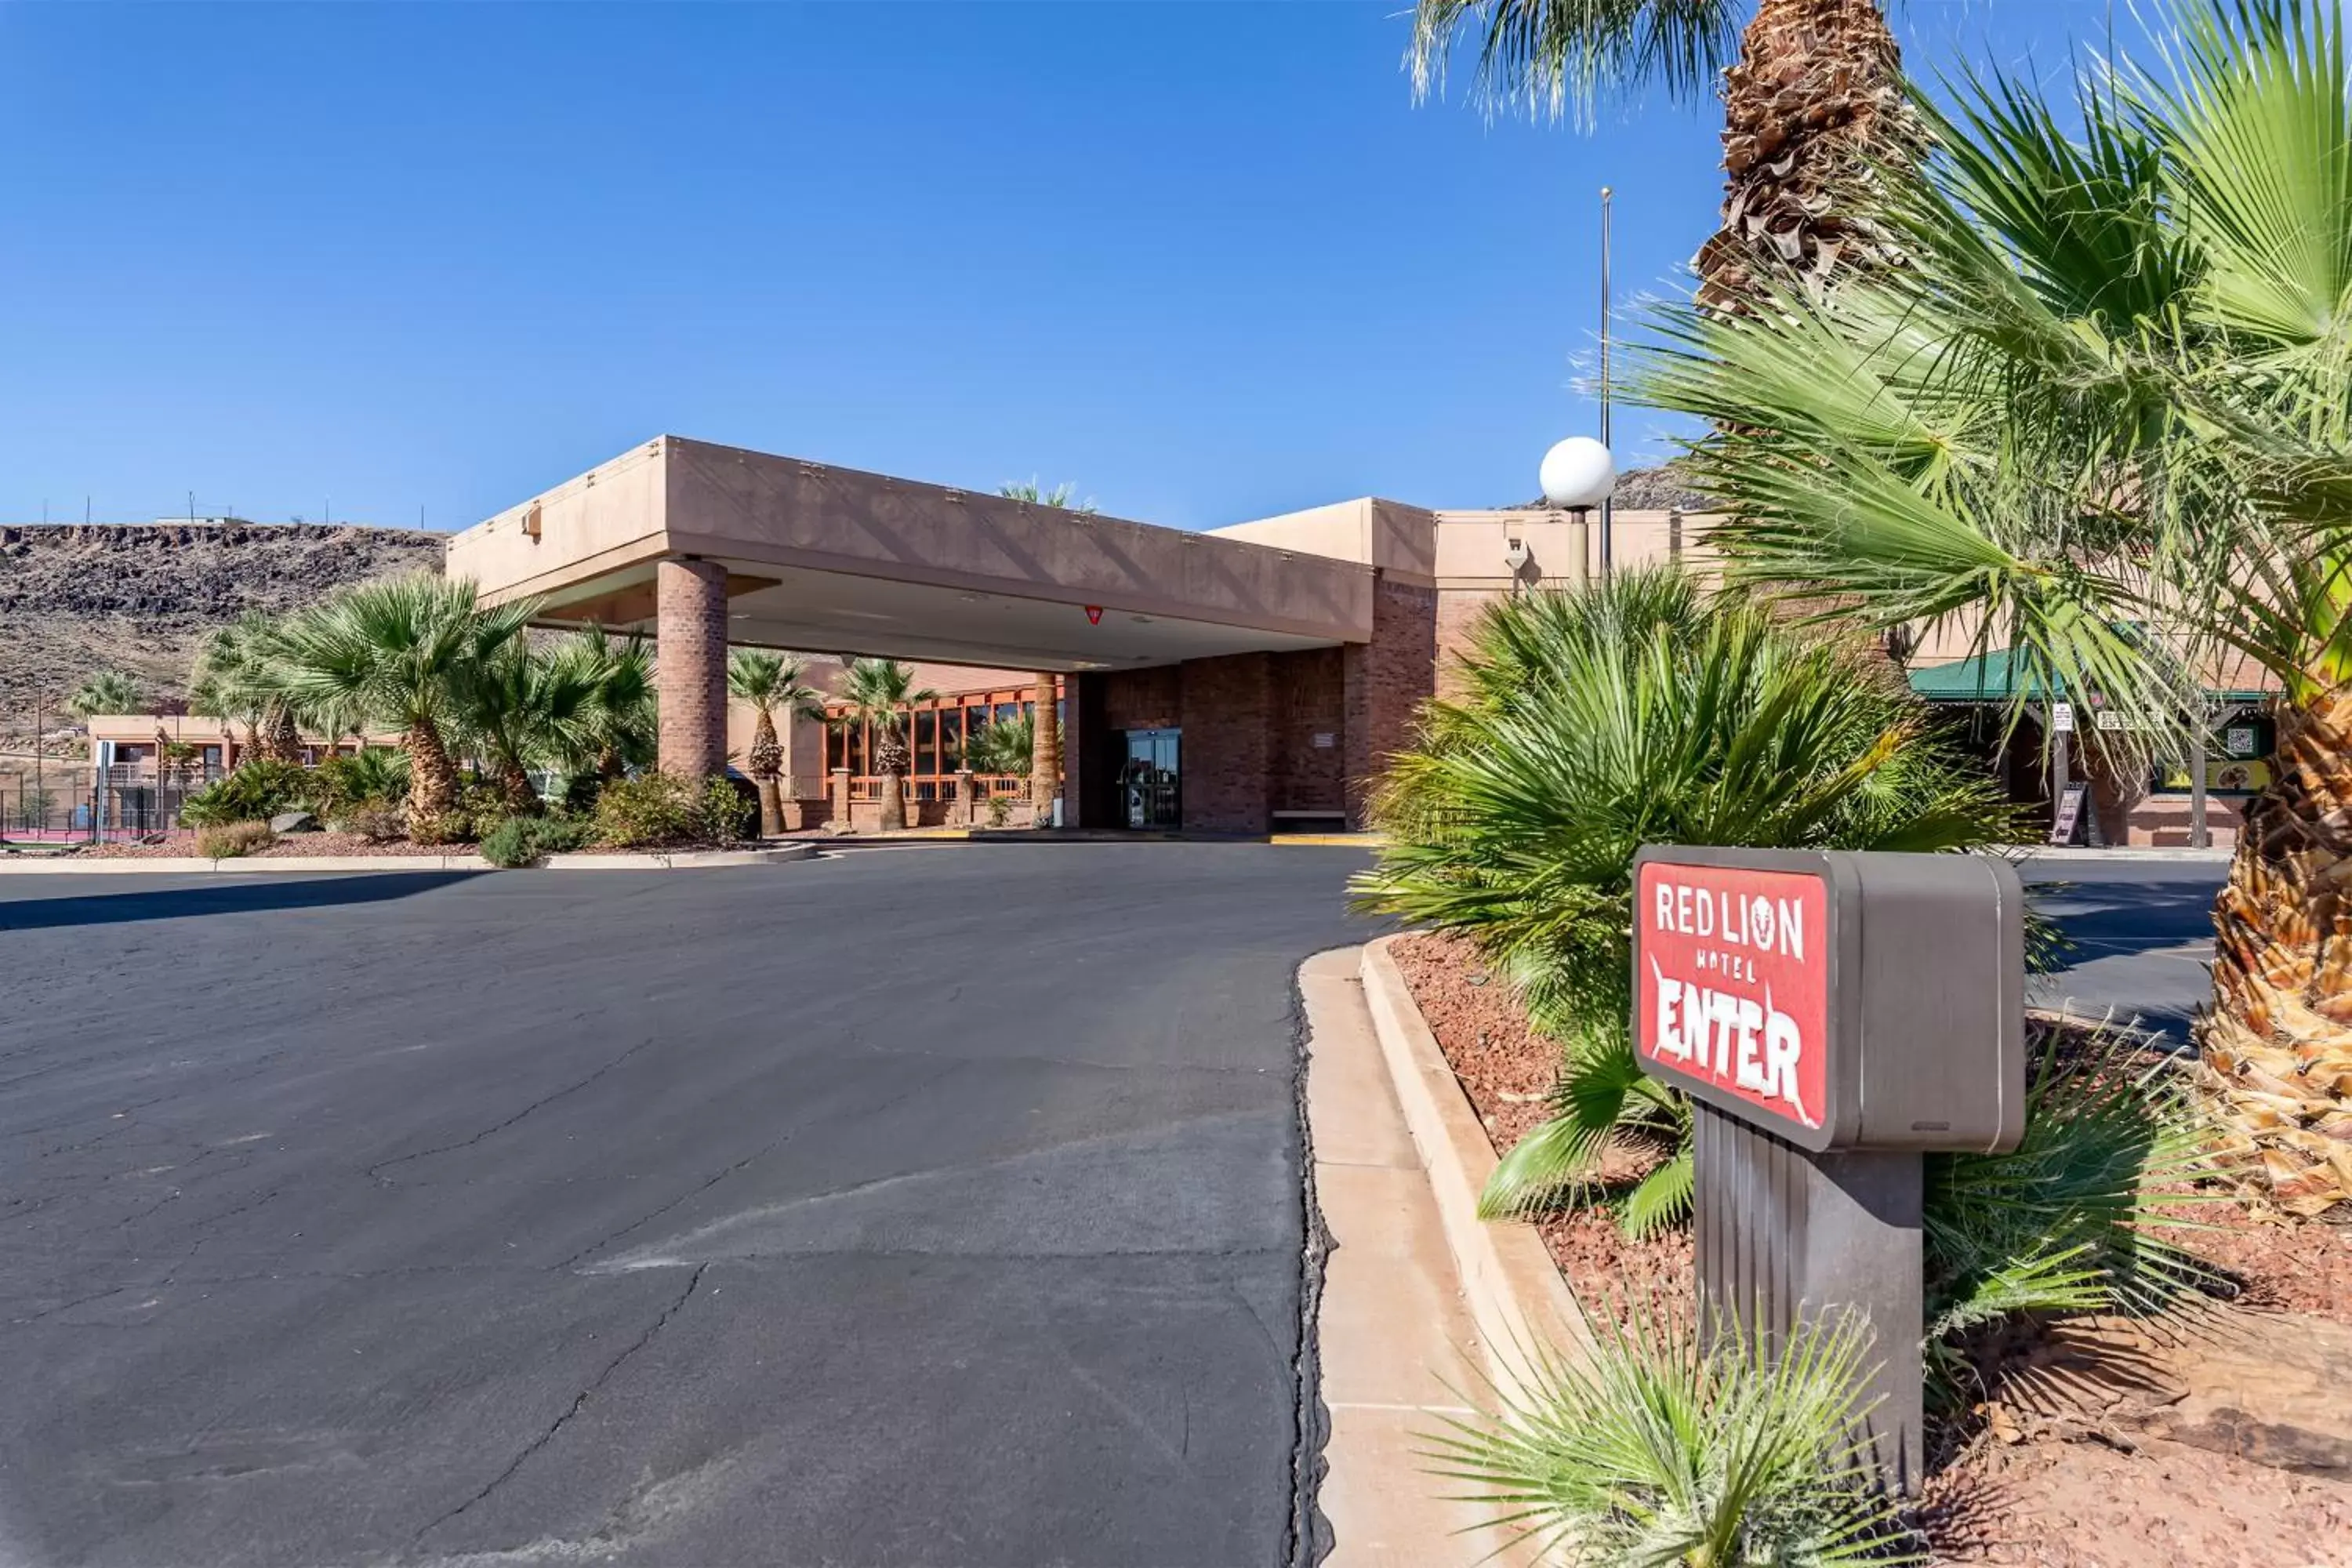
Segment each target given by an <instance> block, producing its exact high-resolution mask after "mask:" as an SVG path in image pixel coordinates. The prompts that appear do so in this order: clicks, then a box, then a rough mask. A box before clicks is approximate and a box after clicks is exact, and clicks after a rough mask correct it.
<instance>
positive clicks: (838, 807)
mask: <svg viewBox="0 0 2352 1568" xmlns="http://www.w3.org/2000/svg"><path fill="white" fill-rule="evenodd" d="M833 826H834V830H835V832H837V833H846V832H848V831H849V770H848V769H847V768H835V769H834V770H833Z"/></svg>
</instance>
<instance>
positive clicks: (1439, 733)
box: [1356, 569, 2013, 1231]
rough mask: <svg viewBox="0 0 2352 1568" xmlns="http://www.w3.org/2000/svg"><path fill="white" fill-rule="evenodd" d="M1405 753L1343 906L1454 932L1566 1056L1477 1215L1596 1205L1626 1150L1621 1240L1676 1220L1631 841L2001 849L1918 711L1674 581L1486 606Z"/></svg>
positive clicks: (1971, 784) (2007, 825)
mask: <svg viewBox="0 0 2352 1568" xmlns="http://www.w3.org/2000/svg"><path fill="white" fill-rule="evenodd" d="M1460 668H1461V673H1462V679H1463V680H1464V682H1465V691H1464V695H1463V696H1462V697H1461V698H1460V699H1459V700H1455V701H1451V702H1444V701H1441V702H1435V703H1432V704H1431V705H1430V706H1429V707H1428V709H1427V710H1425V716H1424V727H1423V736H1422V738H1421V741H1420V742H1419V743H1418V744H1417V745H1416V746H1415V747H1414V748H1413V749H1412V750H1411V751H1409V752H1405V753H1403V754H1402V755H1401V756H1400V757H1398V758H1397V759H1396V760H1395V762H1394V763H1392V765H1391V772H1390V773H1389V775H1388V776H1387V778H1386V779H1385V780H1384V781H1383V782H1382V784H1381V786H1380V787H1379V788H1378V789H1377V790H1376V791H1375V792H1374V796H1373V800H1372V811H1371V814H1372V817H1373V820H1374V822H1375V824H1376V825H1377V826H1380V827H1381V828H1382V829H1383V830H1384V831H1385V832H1386V834H1387V836H1388V840H1389V842H1388V844H1387V847H1385V848H1383V849H1382V851H1381V858H1380V861H1379V863H1378V864H1377V865H1376V866H1375V867H1374V868H1373V869H1372V870H1371V871H1370V872H1368V873H1365V874H1364V875H1362V876H1360V878H1359V879H1357V883H1356V892H1357V896H1358V898H1359V900H1360V902H1362V903H1364V904H1366V905H1368V906H1369V907H1370V908H1371V909H1373V910H1378V911H1381V912H1385V913H1391V914H1395V915H1400V916H1402V917H1403V918H1405V919H1407V920H1409V921H1417V922H1423V923H1426V924H1431V925H1434V926H1437V927H1439V928H1441V929H1447V930H1453V931H1460V932H1462V933H1464V934H1465V935H1467V936H1469V937H1471V938H1473V939H1474V940H1475V941H1476V942H1478V944H1479V946H1480V947H1481V948H1482V949H1483V950H1484V951H1485V952H1486V954H1487V955H1488V957H1489V958H1490V959H1491V960H1492V961H1493V962H1494V963H1496V964H1497V966H1498V967H1500V968H1501V969H1502V970H1503V972H1504V973H1507V974H1509V975H1510V976H1511V977H1512V978H1513V979H1514V980H1516V981H1517V982H1518V983H1519V984H1520V985H1521V986H1522V988H1523V990H1524V992H1525V994H1526V996H1527V1000H1528V1008H1529V1011H1530V1014H1531V1015H1532V1016H1533V1017H1534V1019H1535V1021H1536V1023H1537V1024H1538V1026H1540V1027H1542V1028H1543V1029H1544V1031H1545V1032H1546V1033H1548V1034H1549V1035H1551V1036H1552V1037H1554V1038H1557V1039H1559V1040H1561V1041H1562V1042H1563V1043H1564V1047H1565V1060H1564V1062H1563V1066H1562V1071H1561V1078H1560V1083H1559V1090H1558V1093H1557V1095H1556V1107H1555V1109H1556V1112H1557V1114H1556V1115H1555V1116H1554V1118H1553V1120H1552V1121H1549V1122H1548V1123H1546V1124H1545V1126H1543V1127H1542V1128H1540V1129H1538V1131H1536V1132H1534V1133H1531V1134H1530V1135H1529V1136H1528V1138H1526V1139H1525V1140H1523V1141H1522V1142H1520V1143H1519V1144H1518V1145H1517V1147H1515V1148H1514V1149H1513V1150H1512V1151H1511V1152H1510V1154H1509V1156H1508V1157H1507V1159H1506V1160H1505V1161H1504V1162H1503V1163H1502V1165H1501V1166H1500V1167H1498V1168H1497V1170H1496V1173H1495V1176H1494V1178H1493V1180H1492V1182H1491V1183H1490V1184H1489V1185H1488V1188H1487V1190H1486V1194H1484V1196H1483V1197H1482V1198H1481V1200H1480V1203H1481V1207H1482V1209H1483V1210H1484V1211H1485V1212H1486V1213H1487V1214H1488V1215H1508V1214H1518V1213H1524V1212H1526V1211H1527V1210H1528V1209H1529V1208H1530V1207H1534V1206H1538V1205H1544V1204H1548V1203H1550V1202H1552V1201H1554V1200H1555V1199H1557V1198H1559V1197H1560V1196H1561V1195H1563V1192H1564V1191H1565V1194H1566V1195H1568V1196H1570V1198H1571V1199H1573V1198H1576V1197H1579V1196H1582V1195H1586V1194H1589V1193H1591V1191H1592V1190H1593V1185H1592V1184H1593V1183H1594V1182H1595V1180H1596V1179H1597V1173H1598V1171H1599V1169H1600V1165H1601V1158H1602V1156H1603V1155H1604V1154H1605V1153H1607V1152H1609V1151H1610V1150H1611V1149H1612V1148H1614V1147H1620V1146H1622V1145H1626V1144H1633V1145H1637V1146H1642V1147H1645V1148H1647V1149H1650V1150H1653V1151H1654V1152H1656V1153H1657V1154H1658V1155H1660V1156H1662V1160H1661V1163H1658V1164H1657V1166H1656V1168H1655V1170H1654V1173H1652V1174H1651V1175H1650V1176H1649V1177H1648V1179H1647V1180H1645V1181H1644V1182H1643V1184H1642V1185H1641V1186H1640V1187H1639V1188H1637V1189H1636V1190H1635V1191H1634V1192H1633V1194H1631V1195H1630V1196H1629V1197H1628V1198H1627V1200H1626V1203H1625V1205H1624V1211H1623V1217H1624V1220H1625V1223H1626V1226H1627V1227H1628V1228H1629V1229H1632V1230H1635V1231H1642V1230H1647V1229H1650V1228H1653V1227H1654V1226H1659V1225H1663V1224H1668V1223H1673V1222H1675V1221H1677V1220H1678V1219H1679V1218H1680V1217H1681V1215H1683V1214H1684V1213H1685V1210H1686V1208H1687V1205H1688V1203H1689V1197H1690V1174H1691V1167H1690V1162H1689V1155H1688V1150H1689V1131H1690V1112H1689V1108H1688V1106H1687V1104H1686V1103H1685V1101H1684V1100H1683V1098H1682V1097H1681V1096H1680V1095H1679V1094H1677V1093H1675V1091H1673V1090H1672V1089H1667V1088H1666V1087H1665V1086H1664V1085H1663V1084H1662V1083H1660V1082H1659V1080H1657V1079H1653V1078H1650V1077H1648V1076H1647V1075H1645V1074H1644V1073H1643V1072H1642V1070H1641V1068H1640V1066H1639V1064H1638V1062H1637V1061H1636V1059H1635V1057H1634V1053H1633V1043H1632V1040H1631V1038H1630V1037H1629V1034H1628V1029H1627V1016H1628V1014H1629V1012H1630V1006H1631V1001H1630V996H1629V993H1628V990H1627V984H1628V973H1629V971H1630V968H1631V963H1632V955H1631V952H1630V947H1629V942H1630V938H1629V935H1628V933H1629V931H1631V929H1632V924H1633V908H1632V900H1633V855H1634V852H1635V851H1636V850H1637V849H1639V848H1640V847H1642V846H1643V844H1645V843H1667V844H1720V845H1748V846H1760V847H1777V848H1802V847H1822V848H1843V849H1905V850H1914V851H1924V850H1950V849H1967V848H1973V847H1979V846H1984V845H1990V844H1998V843H2000V842H2003V841H2005V840H2006V839H2008V838H2009V837H2011V833H2012V831H2013V823H2012V816H2013V814H2012V812H2011V809H2010V807H2009V806H2008V805H2007V803H2006V802H2004V801H2003V800H2002V799H2001V798H2000V795H1999V792H1998V791H1997V790H1996V789H1995V788H1994V786H1993V785H1992V784H1991V782H1990V780H1988V779H1986V778H1985V777H1984V776H1983V774H1982V773H1981V770H1979V769H1977V768H1974V767H1972V766H1970V765H1969V763H1967V762H1966V761H1965V760H1964V759H1962V758H1959V757H1958V756H1955V755H1952V754H1950V753H1948V752H1946V751H1945V750H1944V749H1943V748H1942V747H1940V746H1938V745H1937V744H1936V743H1935V742H1934V741H1933V740H1932V739H1931V738H1930V737H1929V736H1927V734H1926V733H1925V732H1924V705H1923V704H1921V703H1919V702H1918V701H1917V700H1916V699H1914V698H1912V697H1911V696H1910V694H1909V693H1908V692H1907V691H1903V690H1900V689H1896V688H1894V687H1892V686H1891V685H1890V684H1889V683H1888V681H1887V680H1886V679H1885V676H1884V675H1883V674H1874V672H1872V671H1871V670H1869V669H1868V668H1866V667H1865V666H1864V663H1863V662H1862V660H1861V658H1859V656H1858V655H1856V654H1855V653H1854V652H1853V650H1851V649H1850V648H1849V647H1845V646H1843V645H1841V644H1839V643H1835V642H1832V641H1829V640H1826V639H1820V638H1810V637H1803V636H1801V635H1798V634H1796V633H1793V632H1791V631H1790V630H1789V629H1788V628H1786V627H1784V626H1780V625H1779V624H1778V623H1777V622H1776V621H1775V620H1774V619H1773V618H1772V617H1771V616H1769V615H1767V614H1765V613H1764V612H1763V611H1761V610H1759V609H1758V608H1756V607H1753V606H1750V605H1740V604H1736V603H1730V602H1726V601H1723V600H1711V599H1709V598H1708V597H1707V596H1706V595H1705V594H1704V593H1703V592H1702V591H1701V589H1700V588H1699V587H1698V586H1697V584H1695V583H1694V582H1693V581H1692V580H1691V579H1690V578H1689V577H1687V576H1685V575H1683V574H1680V573H1678V572H1675V571H1673V570H1657V569H1652V570H1643V571H1631V572H1622V573H1619V574H1616V575H1614V576H1612V577H1611V578H1609V579H1607V580H1605V581H1603V582H1601V583H1600V584H1595V585H1593V586H1591V587H1587V588H1581V589H1577V590H1573V591H1566V592H1544V593H1538V594H1533V595H1527V596H1524V597H1520V598H1516V599H1509V600H1504V601H1500V602H1497V603H1496V604H1495V605H1490V606H1489V607H1488V608H1487V610H1486V613H1485V616H1483V618H1482V619H1481V620H1480V622H1479V623H1478V625H1477V626H1476V627H1475V630H1474V632H1473V634H1472V648H1471V651H1470V653H1469V654H1467V655H1466V656H1465V658H1463V660H1462V663H1461V667H1460Z"/></svg>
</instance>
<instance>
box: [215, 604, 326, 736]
mask: <svg viewBox="0 0 2352 1568" xmlns="http://www.w3.org/2000/svg"><path fill="white" fill-rule="evenodd" d="M282 626H283V622H282V621H281V620H280V618H279V617H278V616H273V615H271V614H269V613H268V611H266V610H247V611H246V612H245V613H244V614H242V615H240V616H237V618H236V620H234V621H232V622H230V623H229V624H228V625H227V626H219V627H215V629H214V630H213V632H212V633H211V635H210V636H208V637H205V641H204V643H203V645H202V646H201V647H199V648H198V649H197V651H196V662H195V668H194V671H193V672H192V674H191V678H190V680H189V694H188V701H189V706H190V707H191V708H192V709H194V710H195V711H197V712H199V713H203V714H205V715H206V716H207V717H210V718H215V719H218V720H220V721H222V722H223V723H227V722H229V721H232V720H236V721H241V722H242V723H243V724H244V725H245V748H244V750H245V755H246V756H247V757H252V758H257V759H266V760H268V761H272V762H280V763H299V762H300V761H301V760H302V735H301V728H300V723H299V719H298V716H297V714H296V711H295V709H296V703H295V702H294V700H292V698H291V697H290V695H289V693H288V692H287V690H286V689H285V688H284V685H283V683H282V682H281V681H280V680H279V679H278V675H279V666H278V633H279V631H280V629H281V627H282ZM310 717H313V718H314V719H316V718H320V717H321V716H320V715H310ZM341 718H342V716H341V715H336V716H333V717H332V718H331V719H329V720H327V722H326V727H327V728H331V729H335V730H339V731H340V730H341V729H344V728H346V727H347V726H346V725H344V724H343V723H342V722H341Z"/></svg>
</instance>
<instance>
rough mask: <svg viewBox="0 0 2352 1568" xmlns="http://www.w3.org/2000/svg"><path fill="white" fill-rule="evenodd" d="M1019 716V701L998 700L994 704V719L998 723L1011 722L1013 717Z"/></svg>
mask: <svg viewBox="0 0 2352 1568" xmlns="http://www.w3.org/2000/svg"><path fill="white" fill-rule="evenodd" d="M1020 717H1021V704H1020V703H1018V702H1000V703H998V704H997V705H996V721H997V722H998V723H1000V724H1010V723H1012V722H1013V721H1014V720H1015V719H1018V718H1020Z"/></svg>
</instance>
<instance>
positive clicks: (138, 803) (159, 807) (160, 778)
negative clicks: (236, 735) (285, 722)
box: [0, 763, 220, 844]
mask: <svg viewBox="0 0 2352 1568" xmlns="http://www.w3.org/2000/svg"><path fill="white" fill-rule="evenodd" d="M219 776H220V770H219V769H218V768H209V769H200V768H185V769H177V770H173V771H172V772H170V773H159V772H158V771H157V770H156V769H154V768H153V767H152V766H151V767H141V766H138V765H136V764H130V765H123V766H118V767H110V768H104V769H99V770H96V771H93V770H91V769H89V767H87V766H76V765H74V764H72V763H60V764H59V766H58V770H57V772H56V773H49V774H46V775H40V774H36V775H31V776H26V777H21V778H0V838H9V839H15V840H17V841H19V842H28V843H36V844H40V843H48V844H58V843H66V844H106V843H116V842H121V841H125V840H133V839H139V838H144V837H148V836H149V835H151V834H156V833H163V832H168V831H170V830H171V829H172V828H173V827H176V826H179V820H180V807H181V806H182V805H185V804H186V802H187V799H188V797H189V796H190V795H194V794H195V793H196V792H197V791H198V790H201V789H203V788H204V787H205V785H206V784H210V783H212V782H213V780H214V779H215V778H217V777H219Z"/></svg>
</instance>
